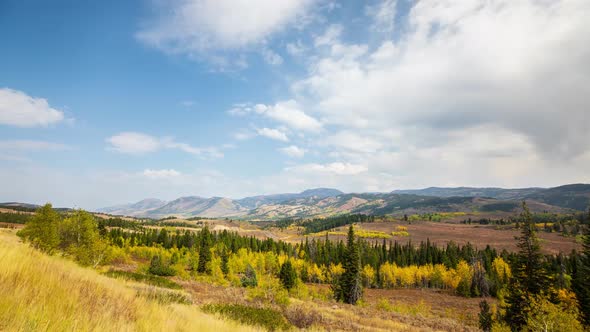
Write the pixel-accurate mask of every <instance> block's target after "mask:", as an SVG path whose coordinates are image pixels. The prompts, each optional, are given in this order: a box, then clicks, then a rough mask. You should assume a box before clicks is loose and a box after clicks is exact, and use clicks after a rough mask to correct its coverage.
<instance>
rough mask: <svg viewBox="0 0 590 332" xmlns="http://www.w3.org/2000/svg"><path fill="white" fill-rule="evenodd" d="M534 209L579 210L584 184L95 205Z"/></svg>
mask: <svg viewBox="0 0 590 332" xmlns="http://www.w3.org/2000/svg"><path fill="white" fill-rule="evenodd" d="M523 200H526V201H527V202H529V205H530V207H531V209H532V210H533V211H535V212H544V211H548V212H557V213H559V212H567V211H569V210H578V211H584V210H586V209H587V208H588V206H589V205H590V185H585V184H574V185H565V186H561V187H555V188H549V189H543V188H522V189H502V188H470V187H460V188H437V187H431V188H426V189H419V190H398V191H393V192H391V193H349V194H345V193H343V192H341V191H339V190H336V189H327V188H318V189H310V190H306V191H303V192H301V193H288V194H276V195H260V196H252V197H246V198H242V199H236V200H234V199H230V198H224V197H212V198H204V197H199V196H188V197H181V198H178V199H175V200H173V201H170V202H167V203H165V202H163V201H160V200H155V199H149V200H143V201H140V202H137V203H134V204H128V205H120V206H115V207H110V208H103V209H99V211H101V212H105V213H110V214H115V215H129V216H136V217H149V218H163V217H167V216H177V217H184V218H187V217H193V216H200V217H211V218H246V219H266V220H268V219H280V218H291V217H298V218H306V217H318V216H332V215H338V214H344V213H362V214H373V215H396V214H397V215H399V214H413V213H431V212H473V211H481V212H494V211H497V212H515V211H516V210H517V209H518V207H519V206H520V204H521V202H522V201H523Z"/></svg>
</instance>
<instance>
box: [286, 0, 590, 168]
mask: <svg viewBox="0 0 590 332" xmlns="http://www.w3.org/2000/svg"><path fill="white" fill-rule="evenodd" d="M384 5H385V3H384ZM588 13H590V3H589V2H587V1H584V0H573V1H563V0H562V1H517V2H515V1H508V0H495V1H483V0H472V1H464V2H456V1H436V2H434V1H421V2H417V3H416V4H415V5H414V6H413V7H412V9H411V11H410V12H409V14H408V18H407V21H408V26H407V27H406V28H405V29H404V32H405V33H404V34H402V36H401V37H400V38H399V39H396V40H394V39H388V40H384V41H383V42H382V43H381V45H380V46H379V47H377V48H375V49H374V50H372V51H371V52H369V53H368V54H365V55H364V56H359V50H358V48H356V49H355V48H353V47H352V46H355V45H348V47H343V48H341V52H339V54H334V53H333V52H332V53H331V54H329V55H327V56H326V55H324V56H322V57H320V58H319V59H318V60H317V61H316V62H315V63H313V64H312V66H311V68H310V74H309V75H308V76H307V77H305V78H304V79H302V80H300V81H299V82H296V83H295V84H294V86H293V87H294V90H295V91H296V92H297V93H298V94H299V95H303V96H305V98H306V100H308V101H310V100H311V101H312V102H308V103H307V104H308V105H312V106H311V108H312V109H313V111H314V113H319V114H321V118H322V122H325V123H326V124H329V125H332V126H340V127H344V128H350V129H351V130H355V131H356V132H357V133H358V132H363V133H366V134H367V135H370V136H373V137H376V136H378V135H379V134H380V132H383V131H386V130H390V129H392V128H393V129H394V130H396V131H398V132H402V133H404V134H405V133H406V132H408V135H407V136H406V135H403V136H406V138H402V139H401V140H400V141H398V142H394V143H395V144H393V145H394V146H393V147H395V146H396V145H401V144H410V145H414V146H416V147H417V148H419V147H420V146H421V145H423V144H426V145H429V144H430V145H432V144H433V145H436V144H444V141H440V140H435V141H430V142H426V141H424V140H422V139H420V138H417V139H418V140H417V141H409V140H408V138H409V137H412V136H413V134H412V131H416V130H418V131H420V130H423V131H425V132H426V131H432V130H433V131H436V132H438V133H437V134H436V135H437V136H438V139H446V138H447V137H448V136H449V135H452V133H453V132H457V131H463V130H468V129H469V128H473V127H477V126H483V127H484V128H488V129H489V128H496V129H497V128H502V129H503V130H506V131H509V132H511V133H516V134H519V135H524V136H525V137H526V138H527V139H528V140H529V141H530V142H532V143H533V144H534V148H535V150H536V151H537V152H538V153H540V154H542V156H543V157H544V158H555V157H557V158H571V157H574V156H577V155H580V154H583V153H585V151H587V149H588V144H586V142H589V141H590V122H588V121H587V118H588V103H587V101H586V100H585V96H587V95H588V93H589V92H590V74H589V72H588V70H589V69H588V68H590V66H589V64H590V43H587V41H586V37H585V36H587V35H588V34H589V33H590V22H588V20H586V15H587V14H588ZM500 22H501V23H500ZM335 43H336V44H334V45H337V46H338V45H340V46H347V45H342V44H338V42H335ZM340 46H339V47H340ZM356 46H359V45H356ZM347 53H348V54H349V55H348V56H347V55H346V54H347ZM467 69H468V70H467ZM489 134H490V135H493V134H494V132H490V133H489ZM403 136H402V137H403ZM383 142H387V141H385V140H383ZM513 143H514V144H520V141H515V142H513ZM388 145H391V144H389V142H388Z"/></svg>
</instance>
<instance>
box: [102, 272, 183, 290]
mask: <svg viewBox="0 0 590 332" xmlns="http://www.w3.org/2000/svg"><path fill="white" fill-rule="evenodd" d="M104 275H106V276H107V277H111V278H123V279H127V280H133V281H137V282H142V283H145V284H148V285H153V286H158V287H164V288H170V289H182V286H180V285H179V284H177V283H175V282H174V281H172V280H169V279H166V278H162V277H159V276H155V275H148V274H142V273H137V272H127V271H117V270H109V271H107V272H105V273H104Z"/></svg>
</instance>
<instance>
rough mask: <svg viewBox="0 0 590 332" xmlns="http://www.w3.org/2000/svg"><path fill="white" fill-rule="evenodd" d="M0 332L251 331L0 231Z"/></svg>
mask: <svg viewBox="0 0 590 332" xmlns="http://www.w3.org/2000/svg"><path fill="white" fill-rule="evenodd" d="M0 285H1V287H0V331H4V330H7V331H37V330H43V331H230V330H231V331H241V330H244V331H253V330H254V329H252V328H248V327H243V326H238V325H236V324H235V323H232V322H228V321H225V320H221V319H219V318H216V317H214V316H210V315H207V314H205V313H203V312H201V311H200V310H199V309H198V308H197V307H196V306H194V305H182V304H163V303H161V301H160V302H158V301H153V300H149V299H148V298H146V297H143V296H141V295H139V294H138V292H137V290H136V289H135V288H137V287H136V286H137V284H134V283H128V282H123V281H120V280H115V279H110V278H107V277H104V276H101V275H99V274H98V273H96V272H95V271H93V270H89V269H83V268H81V267H79V266H77V265H75V264H74V263H72V262H70V261H67V260H66V259H62V258H59V257H49V256H46V255H44V254H42V253H40V252H37V251H35V250H34V249H31V248H29V247H28V246H26V245H24V244H22V243H20V242H19V241H18V238H17V237H16V236H15V235H14V232H11V231H6V230H0Z"/></svg>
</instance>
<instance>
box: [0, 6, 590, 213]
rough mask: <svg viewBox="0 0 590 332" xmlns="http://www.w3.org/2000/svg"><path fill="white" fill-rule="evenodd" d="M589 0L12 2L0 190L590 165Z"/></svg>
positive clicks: (485, 182)
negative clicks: (515, 0)
mask: <svg viewBox="0 0 590 332" xmlns="http://www.w3.org/2000/svg"><path fill="white" fill-rule="evenodd" d="M588 14H590V3H589V2H588V1H585V0H569V1H566V0H554V1H533V0H526V1H519V2H514V1H508V0H492V1H487V0H468V1H461V2H458V1H451V0H425V1H420V2H415V1H412V0H397V1H395V0H383V1H382V0H375V1H364V2H361V1H358V2H356V1H342V2H333V1H327V0H284V1H272V0H256V1H234V0H218V1H211V0H174V1H157V0H151V1H150V0H136V1H101V2H86V1H59V0H58V1H51V2H47V1H28V0H19V1H13V0H5V1H2V2H0V181H1V182H0V183H2V186H1V187H0V201H25V202H32V203H43V202H46V201H51V202H54V203H55V204H56V205H60V206H77V207H83V208H97V207H101V206H106V205H111V204H116V203H123V202H130V201H137V200H140V199H142V198H146V197H157V198H161V199H173V198H176V197H178V196H183V195H200V196H214V195H215V196H228V197H234V198H238V197H243V196H247V195H254V194H266V193H278V192H293V191H301V190H304V189H307V188H313V187H320V186H322V187H335V188H338V189H341V190H344V191H349V192H362V191H390V190H394V189H400V188H417V187H426V186H460V185H468V186H502V187H521V186H553V185H559V184H564V183H571V182H590V173H588V172H587V170H588V169H590V144H588V143H590V121H588V120H589V119H590V116H589V115H590V114H589V112H590V111H589V107H588V106H589V104H590V101H589V100H588V98H587V96H588V95H589V93H590V91H589V89H590V88H589V87H590V42H589V41H588V37H587V36H589V35H590V23H589V22H588V21H587V19H585V18H586V17H587V15H588Z"/></svg>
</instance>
